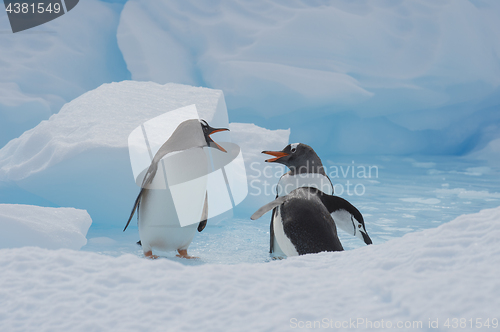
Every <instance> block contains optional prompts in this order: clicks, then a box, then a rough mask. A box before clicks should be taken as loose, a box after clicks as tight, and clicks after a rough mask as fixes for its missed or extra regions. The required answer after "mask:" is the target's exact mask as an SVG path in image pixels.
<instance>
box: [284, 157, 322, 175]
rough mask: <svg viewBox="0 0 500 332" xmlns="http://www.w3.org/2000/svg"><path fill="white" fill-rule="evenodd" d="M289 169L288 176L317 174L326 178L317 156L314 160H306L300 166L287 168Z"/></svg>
mask: <svg viewBox="0 0 500 332" xmlns="http://www.w3.org/2000/svg"><path fill="white" fill-rule="evenodd" d="M289 168H290V172H289V174H290V175H296V174H306V173H317V174H321V175H325V176H326V173H325V169H324V167H323V164H322V163H321V159H319V157H318V156H315V158H311V159H307V160H306V161H305V162H303V163H301V164H300V165H295V166H289Z"/></svg>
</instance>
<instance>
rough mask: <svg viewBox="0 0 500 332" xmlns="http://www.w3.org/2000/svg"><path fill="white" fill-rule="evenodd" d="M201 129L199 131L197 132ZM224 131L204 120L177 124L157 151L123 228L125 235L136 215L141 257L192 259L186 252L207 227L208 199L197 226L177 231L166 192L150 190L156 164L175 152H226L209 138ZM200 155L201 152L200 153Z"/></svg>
mask: <svg viewBox="0 0 500 332" xmlns="http://www.w3.org/2000/svg"><path fill="white" fill-rule="evenodd" d="M200 126H201V130H200ZM226 130H229V129H226V128H212V127H210V125H209V124H208V123H207V122H206V121H205V120H201V121H199V120H197V119H191V120H186V121H184V122H182V123H181V124H179V126H178V127H177V128H176V129H175V131H174V132H173V133H172V135H171V136H170V138H169V139H168V140H167V141H166V142H165V143H164V144H163V145H162V146H161V147H160V149H159V150H158V152H157V153H156V154H155V156H154V158H153V160H152V161H151V164H150V166H149V168H148V170H147V171H146V174H145V176H144V179H143V181H142V185H141V190H140V191H139V195H138V196H137V198H136V200H135V203H134V207H133V208H132V212H131V214H130V217H129V219H128V221H127V224H126V225H125V228H124V229H123V231H125V230H126V229H127V227H128V225H129V224H130V221H131V220H132V217H133V216H134V213H135V211H136V210H137V211H138V214H139V216H138V226H139V235H140V238H141V241H140V243H141V245H142V249H143V252H144V256H146V257H150V258H156V257H157V256H155V255H153V252H152V249H153V248H156V249H159V250H163V251H168V250H177V251H178V253H179V255H177V256H178V257H183V258H191V257H190V256H189V255H188V254H187V248H188V246H189V245H190V244H191V241H192V240H193V237H194V234H195V232H196V229H197V230H198V231H199V232H201V231H202V230H203V229H204V228H205V226H206V223H207V220H206V219H207V216H208V197H207V194H205V203H204V207H203V212H202V215H201V219H200V222H199V224H198V225H197V224H196V223H195V224H193V225H189V226H185V227H180V225H179V222H178V219H177V214H176V210H175V206H174V203H173V199H172V195H171V193H170V191H169V190H162V189H160V190H158V189H150V188H149V187H150V186H151V184H152V183H153V181H154V179H155V176H156V174H157V171H158V163H159V162H160V160H161V159H162V158H163V157H165V156H166V155H167V154H169V153H172V152H176V151H186V150H189V149H193V148H198V149H202V148H203V147H212V148H215V149H218V150H221V151H223V152H226V150H225V149H224V148H223V147H221V146H220V145H219V144H217V143H215V142H214V140H213V139H212V138H211V137H210V135H211V134H214V133H217V132H220V131H226ZM200 152H202V151H201V150H200Z"/></svg>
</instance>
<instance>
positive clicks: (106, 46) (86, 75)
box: [0, 0, 130, 146]
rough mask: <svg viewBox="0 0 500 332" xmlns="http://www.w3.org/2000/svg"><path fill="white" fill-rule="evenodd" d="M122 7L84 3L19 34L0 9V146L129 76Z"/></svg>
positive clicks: (87, 0)
mask: <svg viewBox="0 0 500 332" xmlns="http://www.w3.org/2000/svg"><path fill="white" fill-rule="evenodd" d="M120 7H121V5H117V4H105V3H103V2H101V1H97V0H86V1H81V2H80V3H79V4H78V6H77V7H75V11H71V12H69V13H68V14H65V15H63V16H61V17H59V18H58V19H57V20H53V21H51V22H48V23H46V24H44V25H41V26H39V27H35V28H33V29H30V30H27V31H24V32H19V33H15V34H12V33H11V32H10V31H11V30H10V26H9V20H8V19H7V15H6V12H5V11H3V10H2V11H0V30H2V33H1V37H0V40H1V41H0V43H1V45H2V47H1V48H0V59H1V61H0V146H4V145H5V144H6V143H7V142H8V141H10V140H11V139H13V138H16V137H18V136H20V135H21V134H22V133H23V132H24V131H26V130H28V129H31V128H33V127H35V126H36V125H37V124H38V123H39V122H40V121H42V120H46V119H48V118H49V117H50V116H51V115H52V114H54V113H57V112H58V111H59V109H60V108H61V107H62V106H63V105H64V104H65V103H66V102H69V101H71V100H72V99H74V98H76V97H78V96H79V95H81V94H83V93H85V92H87V91H89V90H92V89H94V88H96V87H98V86H99V85H101V84H102V83H109V82H113V81H120V80H124V79H128V78H130V73H129V72H128V70H127V67H126V64H125V62H124V61H123V56H122V54H121V51H120V49H119V48H118V44H117V41H116V29H117V25H118V20H119V9H120Z"/></svg>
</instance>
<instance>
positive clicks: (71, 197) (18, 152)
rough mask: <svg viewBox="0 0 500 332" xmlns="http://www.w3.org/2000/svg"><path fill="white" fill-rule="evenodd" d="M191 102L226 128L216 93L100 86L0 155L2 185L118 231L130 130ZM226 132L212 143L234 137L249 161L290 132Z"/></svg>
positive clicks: (128, 84)
mask: <svg viewBox="0 0 500 332" xmlns="http://www.w3.org/2000/svg"><path fill="white" fill-rule="evenodd" d="M191 104H196V107H197V110H198V113H199V116H200V118H202V119H205V120H206V121H208V122H209V123H210V125H212V126H213V127H215V128H227V127H228V126H229V124H228V116H227V110H226V105H225V102H224V95H223V93H222V91H220V90H213V89H207V88H197V87H191V86H186V85H180V84H173V83H169V84H165V85H160V84H157V83H152V82H133V81H123V82H120V83H111V84H104V85H102V86H101V87H99V88H97V89H95V90H92V91H90V92H87V93H85V94H83V95H82V96H80V97H78V98H76V99H75V100H73V101H71V102H70V103H68V104H66V105H65V106H64V107H63V108H62V109H61V111H60V112H59V113H58V114H55V115H53V116H51V118H50V119H49V120H47V121H43V122H41V123H40V124H39V125H38V126H36V127H35V128H33V129H31V130H29V131H27V132H25V133H24V134H23V135H21V136H20V137H19V138H17V139H14V140H12V141H11V142H9V143H8V144H7V145H6V146H5V147H4V148H3V149H1V150H0V180H1V181H4V182H8V183H14V184H15V185H16V186H18V187H20V188H21V189H24V190H26V191H27V192H29V193H32V194H35V195H37V196H38V197H41V198H43V199H45V200H46V201H48V202H50V203H51V204H54V205H55V206H64V207H75V208H79V209H85V210H87V211H88V212H89V214H90V215H91V216H92V219H93V221H94V224H95V225H97V226H102V225H115V226H117V225H123V224H124V223H125V221H126V220H127V218H128V215H129V214H130V210H131V209H132V205H133V202H134V200H135V197H136V196H137V192H138V187H137V186H136V185H135V181H134V177H133V175H132V169H131V165H130V160H129V154H128V147H127V143H128V136H129V134H130V132H132V130H134V129H135V128H136V127H137V126H139V125H140V124H142V123H143V122H145V121H146V120H149V119H151V118H154V117H156V116H158V115H160V114H164V113H165V112H167V111H170V110H174V109H178V108H180V107H183V106H187V105H191ZM231 129H232V131H231V132H221V133H217V134H215V135H214V136H213V139H214V140H215V141H220V142H230V141H231V137H230V136H229V135H233V136H234V137H235V138H236V142H239V143H240V144H242V152H243V155H244V156H246V155H248V157H245V158H246V159H245V160H246V161H247V162H248V161H250V160H254V159H255V156H256V153H257V152H256V151H257V150H258V149H260V148H262V147H263V146H264V145H265V143H264V142H265V141H266V140H268V139H269V144H270V146H271V147H273V148H276V149H278V148H279V149H281V148H282V146H284V145H286V143H287V142H288V134H289V131H284V130H283V131H271V130H265V129H261V128H259V127H257V126H252V125H245V124H234V125H233V126H232V127H231ZM250 137H252V138H251V139H250ZM251 142H253V143H252V144H251V145H250V144H249V143H251ZM259 152H260V151H259ZM252 158H253V159H252ZM28 203H29V202H28ZM255 204H258V203H255Z"/></svg>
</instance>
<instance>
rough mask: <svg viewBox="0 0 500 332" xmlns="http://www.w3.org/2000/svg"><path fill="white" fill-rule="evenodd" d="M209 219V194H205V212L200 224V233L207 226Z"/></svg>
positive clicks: (202, 214)
mask: <svg viewBox="0 0 500 332" xmlns="http://www.w3.org/2000/svg"><path fill="white" fill-rule="evenodd" d="M207 219H208V192H207V193H206V194H205V204H204V205H203V212H202V213H201V222H200V223H199V224H198V232H201V231H202V230H204V229H205V226H207Z"/></svg>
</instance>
